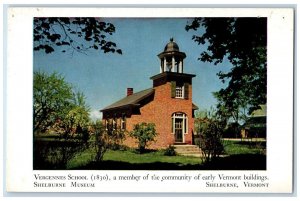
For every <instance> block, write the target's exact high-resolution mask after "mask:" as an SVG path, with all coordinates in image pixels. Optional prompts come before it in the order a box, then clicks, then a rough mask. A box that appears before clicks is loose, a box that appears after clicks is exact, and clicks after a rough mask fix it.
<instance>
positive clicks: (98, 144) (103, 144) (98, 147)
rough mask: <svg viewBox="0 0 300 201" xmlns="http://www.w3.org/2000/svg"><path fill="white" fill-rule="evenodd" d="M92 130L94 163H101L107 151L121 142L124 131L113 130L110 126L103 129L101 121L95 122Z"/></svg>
mask: <svg viewBox="0 0 300 201" xmlns="http://www.w3.org/2000/svg"><path fill="white" fill-rule="evenodd" d="M93 130H94V136H93V137H94V139H93V145H94V151H95V161H96V162H101V161H102V159H103V156H104V154H105V152H106V151H107V149H109V148H114V147H115V146H116V145H119V144H120V143H121V142H122V141H123V139H124V137H125V134H124V132H125V131H124V130H122V129H120V128H117V129H115V128H114V127H113V125H112V124H108V125H107V126H106V127H104V126H103V124H102V122H101V121H96V122H95V123H94V124H93Z"/></svg>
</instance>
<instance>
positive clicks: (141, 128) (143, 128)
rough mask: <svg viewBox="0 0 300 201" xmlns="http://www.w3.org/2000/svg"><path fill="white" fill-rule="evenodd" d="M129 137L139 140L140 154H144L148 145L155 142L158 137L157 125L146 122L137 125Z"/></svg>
mask: <svg viewBox="0 0 300 201" xmlns="http://www.w3.org/2000/svg"><path fill="white" fill-rule="evenodd" d="M129 135H130V136H131V137H133V138H135V139H136V140H137V143H138V150H139V152H140V153H144V152H145V149H146V146H147V143H148V142H151V141H154V138H155V137H156V135H157V133H156V130H155V124H153V123H145V122H142V123H140V124H136V125H134V128H133V131H132V132H130V134H129Z"/></svg>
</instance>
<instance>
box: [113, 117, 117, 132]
mask: <svg viewBox="0 0 300 201" xmlns="http://www.w3.org/2000/svg"><path fill="white" fill-rule="evenodd" d="M116 129H117V119H116V118H114V119H113V130H116Z"/></svg>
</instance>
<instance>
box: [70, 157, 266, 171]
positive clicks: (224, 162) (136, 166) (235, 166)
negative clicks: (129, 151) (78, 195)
mask: <svg viewBox="0 0 300 201" xmlns="http://www.w3.org/2000/svg"><path fill="white" fill-rule="evenodd" d="M200 160H201V159H200V158H199V161H200ZM75 169H76V170H266V156H265V155H260V154H238V155H231V156H227V157H223V158H218V159H216V160H214V161H212V162H210V163H207V164H201V165H200V162H199V164H196V165H195V164H193V165H192V164H181V163H167V162H154V163H128V162H121V161H110V160H106V161H102V162H101V163H95V162H91V163H89V164H87V165H85V166H81V167H77V168H75ZM75 169H74V170H75Z"/></svg>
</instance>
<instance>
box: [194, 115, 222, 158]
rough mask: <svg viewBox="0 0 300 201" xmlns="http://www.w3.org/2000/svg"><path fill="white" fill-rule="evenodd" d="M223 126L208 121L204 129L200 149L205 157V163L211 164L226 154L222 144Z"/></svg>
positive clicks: (216, 122)
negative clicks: (213, 160)
mask: <svg viewBox="0 0 300 201" xmlns="http://www.w3.org/2000/svg"><path fill="white" fill-rule="evenodd" d="M222 128H223V125H222V124H221V123H220V122H218V121H217V120H208V121H207V122H206V123H205V125H204V126H203V128H202V132H201V133H200V139H199V142H198V143H199V144H198V145H199V147H200V149H201V152H202V155H203V162H205V163H207V162H210V161H211V160H212V159H214V158H217V157H219V156H220V155H221V154H222V153H223V152H224V147H223V143H222V140H221V139H222V130H223V129H222Z"/></svg>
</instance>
